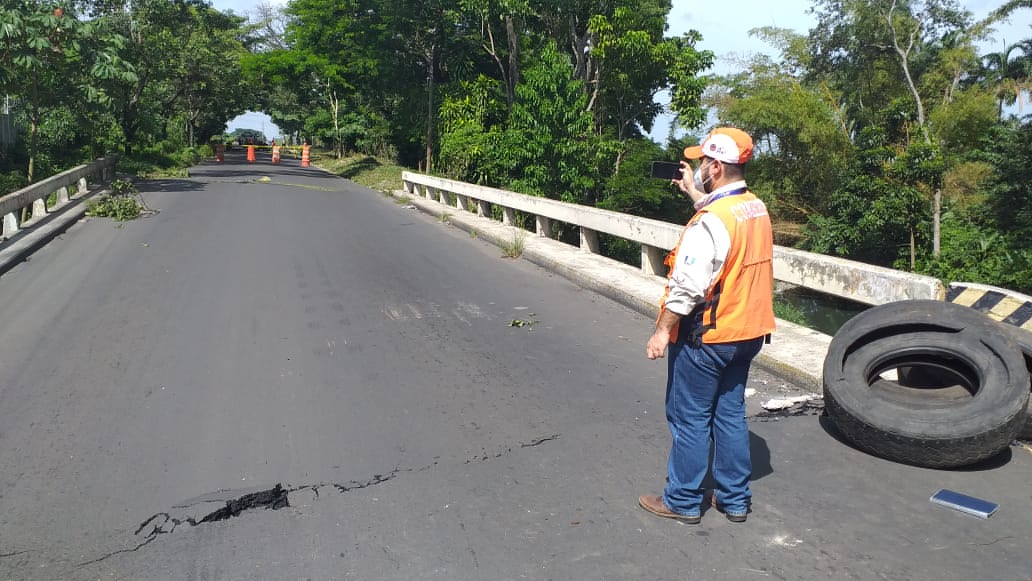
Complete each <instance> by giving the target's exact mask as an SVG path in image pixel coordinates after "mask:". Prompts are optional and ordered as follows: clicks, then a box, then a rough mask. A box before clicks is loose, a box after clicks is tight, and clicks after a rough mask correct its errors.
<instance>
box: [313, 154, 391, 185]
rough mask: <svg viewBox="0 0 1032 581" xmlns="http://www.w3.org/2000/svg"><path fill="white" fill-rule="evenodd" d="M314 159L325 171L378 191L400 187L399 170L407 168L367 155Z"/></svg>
mask: <svg viewBox="0 0 1032 581" xmlns="http://www.w3.org/2000/svg"><path fill="white" fill-rule="evenodd" d="M316 161H317V165H318V166H319V167H321V168H323V169H325V170H326V171H329V172H332V173H334V174H337V175H339V176H340V177H342V178H347V179H349V180H351V181H353V182H355V183H356V184H361V185H363V186H365V187H367V188H370V189H373V190H377V191H379V192H393V191H396V190H400V189H402V183H401V172H403V171H406V170H407V169H408V168H405V167H402V166H400V165H395V164H393V163H391V162H386V161H381V160H378V159H376V158H375V157H372V156H369V155H353V156H349V157H344V158H341V159H335V158H333V157H331V156H320V157H319V159H318V160H316Z"/></svg>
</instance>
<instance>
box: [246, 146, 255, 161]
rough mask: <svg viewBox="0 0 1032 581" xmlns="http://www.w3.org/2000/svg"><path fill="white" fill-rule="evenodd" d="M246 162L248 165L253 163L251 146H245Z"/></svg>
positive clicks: (252, 148)
mask: <svg viewBox="0 0 1032 581" xmlns="http://www.w3.org/2000/svg"><path fill="white" fill-rule="evenodd" d="M247 162H248V163H254V146H253V145H248V146H247Z"/></svg>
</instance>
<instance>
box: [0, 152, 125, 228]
mask: <svg viewBox="0 0 1032 581" xmlns="http://www.w3.org/2000/svg"><path fill="white" fill-rule="evenodd" d="M117 163H118V155H110V156H108V157H104V158H101V159H98V160H97V161H94V162H93V163H89V164H86V165H80V166H78V167H75V168H72V169H70V170H68V171H65V172H61V173H59V174H57V175H55V176H51V177H49V178H47V179H45V180H41V181H39V182H36V183H34V184H32V185H30V186H26V187H24V188H22V189H20V190H18V191H16V192H13V193H10V194H7V195H6V196H3V197H0V216H3V217H4V221H3V230H2V231H0V239H2V240H6V239H8V238H10V237H12V236H14V235H15V234H17V233H18V232H19V231H20V230H22V229H23V228H27V227H31V226H32V225H33V224H35V223H36V222H39V221H40V220H41V219H43V218H44V217H45V216H46V215H47V214H48V213H51V212H54V211H56V210H58V209H60V208H61V207H63V206H65V205H67V204H68V203H69V202H71V201H73V200H76V199H78V198H80V197H82V196H84V195H85V194H86V192H87V191H88V183H89V180H90V179H93V180H94V181H101V182H104V181H108V180H110V179H112V178H113V177H114V176H115V164H117ZM70 186H74V187H75V192H74V194H71V195H69V187H70ZM51 194H57V195H56V198H55V201H54V203H53V204H51V205H50V207H47V199H48V198H50V195H51ZM26 208H31V217H30V218H29V219H28V220H25V221H24V222H23V221H22V220H21V216H20V214H21V213H22V210H24V209H26Z"/></svg>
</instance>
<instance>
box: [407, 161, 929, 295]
mask: <svg viewBox="0 0 1032 581" xmlns="http://www.w3.org/2000/svg"><path fill="white" fill-rule="evenodd" d="M402 182H403V184H404V189H405V192H406V193H407V194H410V195H415V196H421V197H424V198H427V199H430V200H435V201H438V202H440V203H442V204H445V205H449V206H453V207H455V208H456V209H459V210H464V211H470V212H475V213H476V214H477V215H479V216H481V217H490V216H491V206H492V205H495V206H499V207H501V209H502V222H503V223H504V224H506V225H510V226H515V225H516V212H523V213H526V214H530V215H533V216H534V219H535V231H536V232H537V234H538V236H544V237H551V235H552V221H557V222H563V223H566V224H570V225H572V226H576V227H578V228H579V229H580V249H581V250H582V251H584V252H588V253H593V254H598V253H599V243H598V233H599V232H603V233H606V234H609V235H611V236H616V237H618V238H623V239H625V240H630V241H633V242H637V243H639V244H641V270H642V272H643V273H645V274H647V275H653V276H657V277H660V276H666V268H665V267H664V266H663V259H664V258H665V257H666V254H667V253H668V252H669V251H670V250H671V249H672V248H673V247H674V246H675V245H676V244H677V240H678V238H679V237H680V235H681V230H682V229H683V228H684V226H683V225H680V224H671V223H669V222H663V221H660V220H651V219H648V218H639V217H637V216H631V215H629V214H621V213H619V212H613V211H609V210H600V209H598V208H591V207H587V206H579V205H577V204H570V203H567V202H560V201H557V200H551V199H548V198H539V197H535V196H528V195H524V194H518V193H515V192H510V191H506V190H500V189H496V188H488V187H484V186H478V185H474V184H467V183H464V182H459V181H454V180H449V179H444V178H439V177H434V176H428V175H423V174H418V173H413V172H403V173H402ZM774 277H775V278H776V279H777V280H779V281H783V282H787V283H791V284H795V285H798V286H802V287H805V288H810V289H813V290H816V291H820V292H822V293H826V294H831V295H835V296H839V297H843V298H846V299H849V300H852V301H856V302H860V303H864V304H868V305H880V304H884V303H890V302H894V301H899V300H906V299H935V300H942V299H943V298H944V297H945V290H944V288H943V285H942V282H941V281H939V280H938V279H936V278H932V277H929V276H922V275H917V274H912V273H908V272H902V271H898V270H893V269H891V268H883V267H879V266H872V265H870V264H864V263H862V262H856V261H852V260H845V259H842V258H835V257H832V256H825V255H823V254H816V253H812V252H804V251H801V250H795V249H792V248H785V247H782V246H775V247H774Z"/></svg>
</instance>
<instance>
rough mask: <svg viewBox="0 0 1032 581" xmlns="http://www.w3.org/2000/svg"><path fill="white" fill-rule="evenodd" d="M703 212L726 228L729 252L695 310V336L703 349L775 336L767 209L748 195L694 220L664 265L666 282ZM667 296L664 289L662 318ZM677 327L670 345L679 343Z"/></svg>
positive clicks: (718, 204) (725, 200) (732, 198)
mask: <svg viewBox="0 0 1032 581" xmlns="http://www.w3.org/2000/svg"><path fill="white" fill-rule="evenodd" d="M706 212H709V213H712V214H714V215H716V216H717V217H718V218H720V221H721V222H723V223H724V227H726V228H727V231H728V234H729V235H730V236H731V247H730V249H729V250H728V253H727V259H726V260H725V261H724V267H723V269H721V271H720V276H719V277H718V278H717V280H716V282H715V283H714V284H713V286H712V287H711V288H710V289H709V290H708V291H707V293H706V297H705V299H704V300H703V301H702V302H701V303H700V304H698V305H696V307H695V309H694V310H693V312H700V311H701V314H702V323H701V326H700V327H698V328H697V329H694V331H695V332H696V333H698V334H699V335H701V338H702V342H703V343H731V342H735V341H746V340H749V339H756V338H757V337H763V336H765V335H769V334H770V333H773V332H774V306H773V295H774V240H773V234H772V231H771V226H770V216H769V215H768V214H767V206H765V205H764V203H763V201H762V200H760V199H759V198H757V197H756V196H755V195H753V194H752V193H751V192H746V193H744V194H738V195H734V196H727V197H724V198H720V199H719V200H716V201H714V202H713V203H711V204H709V205H707V206H706V207H705V208H703V209H701V210H699V211H698V212H696V213H695V215H694V216H692V219H691V220H689V221H688V225H687V226H685V229H684V231H683V232H681V239H680V240H678V242H677V246H675V247H674V249H673V250H671V251H670V254H668V255H667V257H666V260H665V262H664V263H665V264H666V265H667V267H668V268H669V269H670V270H669V272H668V274H667V279H668V280H669V278H670V277H671V276H673V273H674V264H675V263H676V261H677V251H678V249H679V248H680V247H681V242H682V241H683V240H684V232H687V231H688V228H690V227H691V226H692V225H693V224H695V223H696V222H698V221H699V220H700V219H701V218H702V215H703V214H704V213H706ZM669 294H670V285H669V284H668V285H667V290H666V292H665V293H664V294H663V300H662V303H661V308H660V313H659V314H660V316H662V314H663V311H664V310H666V299H667V297H668V296H669ZM679 326H680V324H678V325H676V326H675V327H674V328H673V330H672V331H671V341H676V340H677V335H678V330H679V329H678V327H679Z"/></svg>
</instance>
